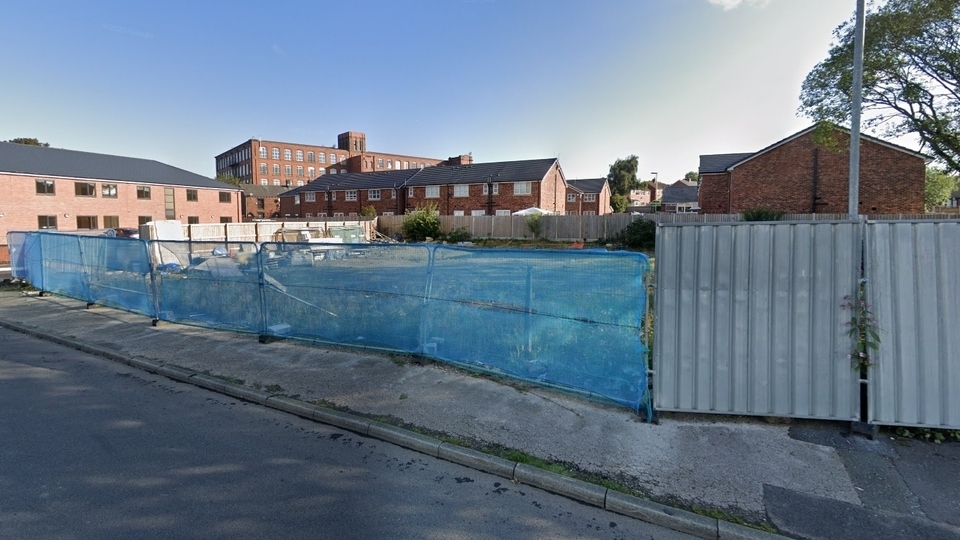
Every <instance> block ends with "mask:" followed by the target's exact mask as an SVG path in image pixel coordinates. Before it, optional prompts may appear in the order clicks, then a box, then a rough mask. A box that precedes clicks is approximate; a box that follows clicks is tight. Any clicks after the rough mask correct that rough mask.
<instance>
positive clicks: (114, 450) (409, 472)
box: [0, 328, 692, 540]
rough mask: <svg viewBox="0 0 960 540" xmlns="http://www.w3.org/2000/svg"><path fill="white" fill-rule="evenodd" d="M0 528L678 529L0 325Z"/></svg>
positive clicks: (72, 533) (551, 532) (557, 534)
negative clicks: (194, 385)
mask: <svg viewBox="0 0 960 540" xmlns="http://www.w3.org/2000/svg"><path fill="white" fill-rule="evenodd" d="M0 538H4V539H40V538H42V539H54V540H57V539H75V538H76V539H81V538H82V539H86V538H98V539H101V538H102V539H108V538H137V539H138V540H143V539H149V538H164V539H169V538H204V539H211V538H231V539H236V538H284V539H295V538H311V539H316V538H338V539H340V538H391V539H394V538H398V539H402V538H429V539H447V538H450V539H454V538H455V539H504V538H525V539H526V538H550V539H565V538H603V539H615V538H625V539H626V538H629V539H648V538H656V539H680V538H692V537H691V536H688V535H684V534H681V533H678V532H675V531H672V530H668V529H664V528H661V527H657V526H655V525H651V524H647V523H644V522H641V521H638V520H634V519H631V518H627V517H623V516H619V515H616V514H612V513H609V512H606V511H604V510H601V509H598V508H594V507H591V506H587V505H584V504H581V503H578V502H575V501H572V500H569V499H566V498H564V497H560V496H557V495H552V494H550V493H546V492H544V491H541V490H538V489H536V488H532V487H530V486H525V485H520V484H513V483H511V482H509V481H507V480H504V479H503V478H500V477H497V476H492V475H489V474H486V473H482V472H478V471H475V470H472V469H468V468H465V467H462V466H459V465H456V464H453V463H449V462H445V461H441V460H437V459H434V458H431V457H428V456H424V455H421V454H418V453H416V452H412V451H409V450H406V449H403V448H400V447H396V446H393V445H391V444H389V443H385V442H382V441H378V440H376V439H371V438H366V437H362V436H358V435H355V434H352V433H350V432H345V431H343V430H339V429H336V428H330V427H328V426H325V425H322V424H316V423H312V422H309V421H307V420H304V419H301V418H299V417H296V416H292V415H287V414H285V413H282V412H279V411H274V410H271V409H267V408H265V407H261V406H258V405H254V404H249V403H245V402H243V401H240V400H237V399H233V398H229V397H226V396H222V395H220V394H216V393H213V392H209V391H206V390H203V389H199V388H196V387H193V386H190V385H186V384H182V383H178V382H175V381H171V380H169V379H166V378H164V377H160V376H156V375H152V374H149V373H145V372H141V371H138V370H135V369H132V368H130V367H128V366H125V365H121V364H116V363H114V362H111V361H108V360H104V359H101V358H99V357H95V356H91V355H87V354H85V353H82V352H79V351H75V350H72V349H68V348H64V347H61V346H59V345H56V344H53V343H49V342H46V341H41V340H38V339H35V338H31V337H28V336H25V335H22V334H18V333H15V332H12V331H9V330H6V329H4V328H0Z"/></svg>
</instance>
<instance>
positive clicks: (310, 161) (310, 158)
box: [307, 152, 313, 163]
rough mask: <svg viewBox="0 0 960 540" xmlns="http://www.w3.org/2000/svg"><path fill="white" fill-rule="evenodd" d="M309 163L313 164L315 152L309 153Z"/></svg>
mask: <svg viewBox="0 0 960 540" xmlns="http://www.w3.org/2000/svg"><path fill="white" fill-rule="evenodd" d="M307 162H308V163H313V152H307Z"/></svg>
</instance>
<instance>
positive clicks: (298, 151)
mask: <svg viewBox="0 0 960 540" xmlns="http://www.w3.org/2000/svg"><path fill="white" fill-rule="evenodd" d="M297 161H303V150H297Z"/></svg>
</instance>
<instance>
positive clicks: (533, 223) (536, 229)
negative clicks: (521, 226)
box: [527, 214, 543, 238]
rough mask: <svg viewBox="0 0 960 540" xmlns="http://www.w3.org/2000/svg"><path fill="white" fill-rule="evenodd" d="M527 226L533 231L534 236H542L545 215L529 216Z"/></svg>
mask: <svg viewBox="0 0 960 540" xmlns="http://www.w3.org/2000/svg"><path fill="white" fill-rule="evenodd" d="M527 228H528V229H530V232H532V233H533V237H534V238H540V234H541V233H543V215H542V214H532V215H529V216H527Z"/></svg>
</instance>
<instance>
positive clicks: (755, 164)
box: [699, 125, 927, 215]
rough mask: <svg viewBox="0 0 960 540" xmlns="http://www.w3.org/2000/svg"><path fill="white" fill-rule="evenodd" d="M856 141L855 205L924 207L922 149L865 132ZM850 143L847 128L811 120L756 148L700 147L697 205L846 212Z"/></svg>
mask: <svg viewBox="0 0 960 540" xmlns="http://www.w3.org/2000/svg"><path fill="white" fill-rule="evenodd" d="M821 133H822V134H824V135H825V139H826V140H827V142H826V143H824V142H821V141H822V140H823V139H822V138H821V136H820V134H821ZM860 141H861V142H860V197H859V199H860V200H859V205H860V212H859V213H860V214H862V215H879V214H922V213H923V212H924V206H923V189H924V179H925V173H926V162H927V157H926V156H924V155H923V154H921V153H919V152H917V151H914V150H910V149H908V148H904V147H902V146H897V145H895V144H891V143H889V142H886V141H883V140H881V139H877V138H874V137H870V136H866V135H861V138H860ZM849 148H850V132H849V131H848V130H846V129H843V128H838V127H835V128H834V129H832V130H829V131H825V132H824V131H818V130H817V126H816V125H814V126H811V127H809V128H807V129H805V130H803V131H800V132H798V133H795V134H794V135H791V136H790V137H787V138H786V139H783V140H781V141H779V142H776V143H774V144H772V145H770V146H768V147H766V148H764V149H763V150H760V151H758V152H753V153H741V154H712V155H701V156H700V195H699V203H700V212H701V213H703V214H738V213H742V212H744V211H747V210H753V209H757V208H767V209H771V210H780V211H782V212H785V213H788V214H813V213H816V214H846V213H847V211H848V208H847V206H848V201H849V188H848V185H849V164H850V157H849V156H850V153H849Z"/></svg>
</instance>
